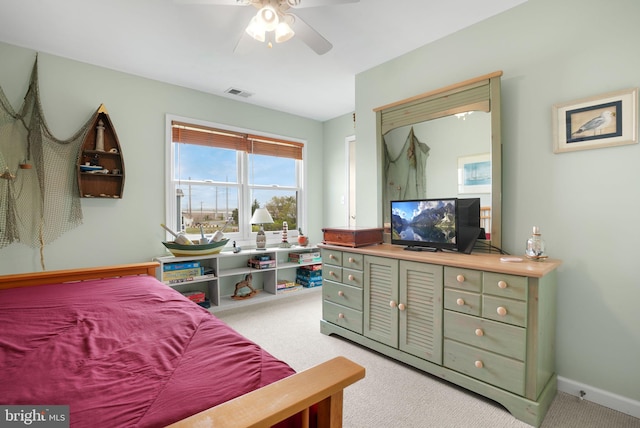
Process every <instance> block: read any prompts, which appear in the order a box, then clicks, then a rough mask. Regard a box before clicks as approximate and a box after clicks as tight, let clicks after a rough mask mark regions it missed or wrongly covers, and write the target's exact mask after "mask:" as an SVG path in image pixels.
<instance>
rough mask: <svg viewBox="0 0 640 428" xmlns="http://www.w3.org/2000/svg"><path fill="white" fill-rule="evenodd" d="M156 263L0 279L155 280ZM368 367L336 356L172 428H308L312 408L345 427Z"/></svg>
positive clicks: (5, 283)
mask: <svg viewBox="0 0 640 428" xmlns="http://www.w3.org/2000/svg"><path fill="white" fill-rule="evenodd" d="M158 265H159V264H158V263H157V262H149V263H133V264H125V265H116V266H103V267H95V268H80V269H65V270H56V271H50V272H35V273H24V274H13V275H3V276H0V289H7V288H16V287H30V286H36V285H45V284H51V283H57V282H76V281H83V280H89V279H100V278H112V277H120V276H129V275H150V276H153V277H155V275H156V268H157V267H158ZM364 376H365V369H364V367H362V366H360V365H358V364H356V363H354V362H353V361H351V360H349V359H347V358H344V357H336V358H333V359H331V360H329V361H326V362H324V363H321V364H318V365H317V366H314V367H312V368H310V369H308V370H305V371H302V372H300V373H296V374H294V375H291V376H289V377H287V378H284V379H282V380H280V381H277V382H274V383H272V384H270V385H267V386H265V387H263V388H260V389H258V390H255V391H252V392H249V393H247V394H245V395H242V396H240V397H238V398H235V399H233V400H230V401H227V402H226V403H222V404H220V405H218V406H215V407H212V408H210V409H207V410H205V411H203V412H200V413H198V414H196V415H193V416H190V417H188V418H186V419H183V420H181V421H178V422H176V423H174V424H172V425H171V427H195V426H198V427H206V426H210V427H226V426H237V427H256V428H257V427H271V426H273V425H275V424H276V423H278V422H280V421H283V420H285V419H287V418H288V417H290V416H293V415H296V414H298V413H301V412H302V413H303V415H304V417H303V418H302V419H303V424H304V425H303V426H304V427H308V426H309V425H308V424H309V414H310V410H309V409H310V408H311V407H312V406H314V405H316V404H317V412H316V413H317V418H318V428H340V427H342V402H343V390H344V388H346V387H347V386H349V385H351V384H353V383H355V382H357V381H358V380H360V379H362V378H364Z"/></svg>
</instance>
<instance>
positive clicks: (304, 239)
mask: <svg viewBox="0 0 640 428" xmlns="http://www.w3.org/2000/svg"><path fill="white" fill-rule="evenodd" d="M298 245H300V246H301V247H306V246H307V245H309V238H307V237H306V236H304V234H303V233H302V228H301V227H299V228H298Z"/></svg>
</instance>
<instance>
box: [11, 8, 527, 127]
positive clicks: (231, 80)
mask: <svg viewBox="0 0 640 428" xmlns="http://www.w3.org/2000/svg"><path fill="white" fill-rule="evenodd" d="M184 1H185V0H58V1H53V0H2V1H0V41H3V42H6V43H9V44H13V45H17V46H22V47H25V48H30V49H34V50H36V51H38V52H43V53H49V54H53V55H57V56H61V57H65V58H70V59H74V60H77V61H81V62H85V63H89V64H94V65H98V66H101V67H106V68H109V69H113V70H118V71H123V72H127V73H131V74H134V75H138V76H142V77H146V78H150V79H154V80H159V81H162V82H168V83H172V84H176V85H180V86H184V87H187V88H192V89H196V90H199V91H203V92H207V93H211V94H215V95H220V96H224V97H230V98H233V99H236V100H239V101H243V102H248V103H252V104H256V105H259V106H263V107H267V108H271V109H275V110H280V111H284V112H288V113H292V114H295V115H299V116H303V117H308V118H311V119H315V120H319V121H325V120H328V119H332V118H334V117H337V116H340V115H343V114H347V113H350V112H352V111H354V110H355V105H354V102H355V100H354V92H355V79H354V76H355V75H356V74H357V73H359V72H362V71H365V70H367V69H370V68H372V67H374V66H376V65H379V64H381V63H383V62H386V61H388V60H390V59H392V58H395V57H398V56H400V55H403V54H405V53H407V52H409V51H412V50H414V49H416V48H418V47H420V46H423V45H425V44H428V43H430V42H432V41H434V40H437V39H439V38H442V37H444V36H446V35H448V34H451V33H454V32H456V31H458V30H460V29H462V28H465V27H467V26H470V25H472V24H474V23H476V22H479V21H482V20H484V19H486V18H488V17H490V16H493V15H496V14H499V13H501V12H503V11H505V10H507V9H509V8H512V7H514V6H517V5H519V4H521V3H524V2H525V1H526V0H447V1H435V0H394V1H391V0H360V1H359V2H356V3H349V4H342V5H332V6H322V7H308V8H300V9H296V10H294V12H295V14H296V15H298V16H299V17H301V18H302V19H303V20H304V21H305V22H307V23H308V24H309V25H311V26H312V27H313V28H315V29H316V30H317V31H318V32H320V33H321V34H322V35H323V36H324V37H325V38H326V39H328V40H329V41H330V42H331V43H332V44H333V49H332V50H331V51H329V52H328V53H326V54H324V55H317V54H316V53H315V52H314V51H312V50H311V49H310V48H309V47H307V46H306V45H305V44H304V43H303V42H302V41H301V40H300V39H299V38H298V39H296V37H295V36H294V38H293V39H291V40H289V41H288V42H285V43H281V44H274V45H273V48H271V49H269V48H267V47H266V45H265V44H262V43H259V42H256V41H254V40H252V39H247V38H243V39H242V43H241V44H240V45H239V48H238V49H237V50H236V52H235V53H234V48H235V47H236V44H237V43H238V41H239V40H240V39H241V37H242V35H243V32H244V28H245V27H246V25H247V24H248V22H249V20H250V18H251V16H252V15H254V14H255V12H256V9H255V8H253V7H251V6H238V5H233V6H220V5H217V6H214V5H203V4H184ZM302 3H304V0H302ZM229 88H237V89H240V90H243V91H246V92H249V93H252V94H253V95H252V96H251V97H249V98H242V97H238V96H234V95H229V94H226V93H225V91H226V90H227V89H229Z"/></svg>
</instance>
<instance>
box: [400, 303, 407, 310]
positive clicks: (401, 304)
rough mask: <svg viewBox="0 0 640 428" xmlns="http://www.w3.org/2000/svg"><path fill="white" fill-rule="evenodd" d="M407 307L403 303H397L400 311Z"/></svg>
mask: <svg viewBox="0 0 640 428" xmlns="http://www.w3.org/2000/svg"><path fill="white" fill-rule="evenodd" d="M406 308H407V307H406V306H405V305H404V303H400V304H399V305H398V309H400V310H401V311H404V310H405V309H406Z"/></svg>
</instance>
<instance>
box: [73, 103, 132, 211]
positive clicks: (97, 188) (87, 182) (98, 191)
mask: <svg viewBox="0 0 640 428" xmlns="http://www.w3.org/2000/svg"><path fill="white" fill-rule="evenodd" d="M99 127H100V128H103V129H102V130H101V131H98V128H99ZM99 133H101V134H102V142H101V144H99V145H98V147H97V146H96V144H97V143H98V140H99V137H98V134H99ZM89 168H91V169H92V170H90V171H86V169H89ZM105 172H106V173H105ZM77 173H78V189H79V191H80V196H81V197H83V198H110V199H120V198H122V194H123V192H124V179H125V171H124V158H123V156H122V149H121V147H120V142H119V140H118V135H117V134H116V131H115V128H114V127H113V123H112V122H111V119H110V118H109V113H108V112H107V109H106V108H105V107H104V104H101V105H100V107H99V108H98V110H97V111H96V113H95V115H94V117H93V119H92V120H91V125H90V127H89V129H88V131H87V134H86V136H85V138H84V140H83V142H82V146H81V148H80V151H79V153H78V160H77Z"/></svg>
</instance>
